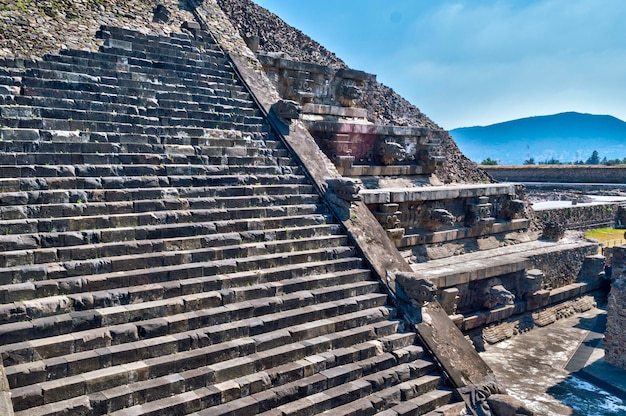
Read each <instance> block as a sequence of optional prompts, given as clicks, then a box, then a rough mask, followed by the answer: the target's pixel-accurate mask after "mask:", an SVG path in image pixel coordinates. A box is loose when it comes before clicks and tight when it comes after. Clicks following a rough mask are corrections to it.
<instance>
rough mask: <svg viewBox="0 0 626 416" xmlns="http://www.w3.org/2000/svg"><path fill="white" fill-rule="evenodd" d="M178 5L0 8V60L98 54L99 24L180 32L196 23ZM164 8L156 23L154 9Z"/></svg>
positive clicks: (73, 0) (84, 1) (11, 4)
mask: <svg viewBox="0 0 626 416" xmlns="http://www.w3.org/2000/svg"><path fill="white" fill-rule="evenodd" d="M187 3H188V2H186V1H179V0H145V1H126V0H107V1H104V0H78V1H77V0H47V1H35V0H22V1H8V2H7V1H3V2H1V3H0V4H1V5H2V7H0V56H15V57H21V58H40V57H42V56H43V55H44V54H46V53H57V52H58V51H59V50H62V49H89V50H97V49H98V47H99V46H100V44H101V42H102V41H101V40H100V39H96V37H95V34H96V32H97V31H98V29H99V28H100V26H101V25H113V26H118V27H123V28H125V29H132V30H138V31H140V32H143V33H148V32H149V33H158V34H165V35H167V34H169V33H172V32H180V25H181V24H182V23H183V22H185V21H188V20H194V17H193V14H192V7H190V6H189V5H188V4H187ZM159 5H161V6H162V7H164V8H165V9H167V12H166V13H167V15H168V19H167V21H166V22H164V21H163V20H159V21H155V10H156V9H157V6H159Z"/></svg>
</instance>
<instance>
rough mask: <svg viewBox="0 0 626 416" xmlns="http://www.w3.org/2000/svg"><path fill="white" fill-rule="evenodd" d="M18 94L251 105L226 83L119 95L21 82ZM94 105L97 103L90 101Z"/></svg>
mask: <svg viewBox="0 0 626 416" xmlns="http://www.w3.org/2000/svg"><path fill="white" fill-rule="evenodd" d="M21 94H22V95H23V96H35V97H41V98H56V99H65V100H81V101H86V102H92V103H103V104H107V103H114V104H120V105H126V106H134V107H138V108H139V107H141V108H150V107H157V106H161V107H166V108H187V105H188V104H190V103H191V105H192V107H191V108H193V106H194V105H213V104H218V105H230V106H236V107H241V108H247V107H250V106H251V105H252V102H251V101H250V98H249V97H248V96H247V95H245V94H243V93H239V92H236V91H232V90H230V89H229V88H227V87H226V86H224V87H223V88H222V87H221V86H216V88H214V89H213V92H212V93H211V94H210V95H204V94H202V95H201V94H190V93H185V92H178V93H173V92H169V93H167V94H165V93H159V94H158V95H157V94H156V93H155V94H150V95H149V96H142V95H134V94H129V95H123V94H111V93H102V92H91V91H81V90H68V89H56V88H51V86H49V87H30V86H23V87H22V88H21ZM94 105H97V104H94Z"/></svg>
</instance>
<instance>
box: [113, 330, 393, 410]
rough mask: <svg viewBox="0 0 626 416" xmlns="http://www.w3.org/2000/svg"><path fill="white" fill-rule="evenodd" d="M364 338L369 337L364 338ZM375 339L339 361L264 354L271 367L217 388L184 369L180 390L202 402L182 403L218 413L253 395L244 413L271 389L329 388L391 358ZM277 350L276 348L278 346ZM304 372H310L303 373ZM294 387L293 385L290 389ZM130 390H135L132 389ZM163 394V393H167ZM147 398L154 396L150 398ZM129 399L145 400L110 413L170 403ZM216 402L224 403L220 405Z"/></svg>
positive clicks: (264, 403)
mask: <svg viewBox="0 0 626 416" xmlns="http://www.w3.org/2000/svg"><path fill="white" fill-rule="evenodd" d="M369 326H371V325H369ZM344 332H346V331H344ZM336 335H337V336H338V337H339V338H341V335H342V334H341V333H337V334H336ZM368 338H370V339H371V340H368ZM311 342H315V340H314V339H313V340H311ZM376 343H377V341H376V340H375V335H374V334H370V335H369V336H366V337H365V338H363V340H362V341H360V342H357V343H355V344H354V347H351V348H350V349H351V350H353V353H352V354H351V356H350V359H351V360H350V361H345V362H344V363H343V364H341V365H339V364H337V360H336V359H335V358H336V357H335V356H334V354H332V353H330V354H319V355H317V354H316V355H308V356H304V357H303V358H301V359H298V360H295V358H297V357H298V356H296V357H294V361H293V362H290V363H286V364H281V361H277V360H276V358H270V357H267V355H266V358H265V359H266V360H267V359H270V360H271V365H273V367H272V368H269V366H263V367H261V369H260V371H257V372H256V373H254V374H244V375H243V376H241V375H240V376H239V377H237V375H234V376H233V379H231V380H228V379H227V380H225V381H222V382H220V383H218V384H216V385H215V386H216V387H218V388H217V389H207V388H206V387H204V386H205V383H206V381H204V379H205V377H206V376H204V374H203V373H200V372H199V371H185V372H183V373H181V377H182V378H183V379H184V381H183V383H184V386H181V387H183V388H182V389H181V390H182V391H187V392H189V391H194V390H193V389H197V390H195V394H194V395H191V396H190V397H194V396H195V399H197V398H200V397H201V398H202V399H203V401H204V403H203V405H200V406H197V403H195V404H194V403H186V405H187V406H192V407H195V410H200V409H201V408H203V407H208V406H211V405H217V406H215V407H211V408H210V409H207V410H206V411H205V412H202V413H199V414H214V415H218V414H222V413H221V412H222V411H223V410H226V409H230V410H231V411H232V409H240V410H243V409H245V408H247V404H248V402H249V400H250V398H251V397H254V399H253V402H254V403H256V404H257V406H258V407H256V409H254V410H252V409H250V408H248V409H247V411H248V412H250V413H244V414H257V413H258V412H259V411H260V410H261V409H263V408H264V407H269V406H272V405H274V404H276V403H275V402H276V396H277V395H276V394H275V393H274V391H278V390H279V389H280V390H283V389H284V390H286V391H291V392H292V393H291V394H293V391H294V390H295V391H298V390H300V391H301V392H303V391H305V390H306V389H311V390H312V389H326V388H331V387H333V386H336V385H340V384H341V383H342V382H345V381H349V380H351V379H354V378H355V377H358V376H359V375H360V374H361V373H362V372H364V371H372V370H373V369H375V367H373V366H372V365H371V363H370V361H371V360H372V359H376V360H377V361H378V362H384V363H385V364H387V363H392V362H395V360H394V358H393V355H392V354H390V353H388V352H382V351H380V350H378V349H377V348H376ZM278 351H280V349H279V350H278ZM294 353H296V354H297V353H298V352H297V351H294V350H293V348H292V349H290V350H289V354H294ZM300 354H301V353H300ZM377 354H378V355H377ZM381 356H385V359H379V358H380V357H381ZM391 365H393V364H391ZM363 368H366V369H367V370H364V369H363ZM307 374H310V375H308V376H307ZM218 375H219V374H218ZM235 377H236V378H235ZM303 377H304V380H302V381H300V380H299V379H301V378H303ZM198 379H199V380H198ZM216 381H217V380H216ZM307 381H308V382H310V384H309V385H308V386H307V385H306V384H305V382H307ZM270 383H271V384H270ZM227 385H231V386H233V387H234V388H235V389H234V390H233V391H231V394H229V395H228V396H225V395H222V394H219V393H220V390H221V389H220V387H225V386H227ZM235 386H236V387H235ZM273 386H274V387H273ZM296 386H297V387H296ZM138 387H139V386H138ZM151 387H152V386H151ZM271 387H273V388H271ZM294 387H296V388H295V389H294ZM270 388H271V389H270ZM268 389H269V391H268ZM117 391H118V392H120V393H124V392H123V391H122V389H117ZM133 391H136V390H134V389H133ZM182 391H178V392H170V394H172V393H174V394H176V393H179V394H180V393H181V392H182ZM216 393H218V394H216ZM246 393H249V394H251V396H246ZM126 394H128V393H126ZM163 395H164V396H167V394H163ZM141 396H143V397H141ZM118 397H119V396H118ZM118 397H114V398H112V397H111V396H109V397H107V398H112V400H109V401H108V402H107V406H108V407H107V408H103V409H102V410H101V411H102V412H110V411H111V410H113V409H111V406H116V402H118ZM261 398H263V399H261ZM150 399H156V400H154V402H152V401H150ZM195 399H194V400H195ZM259 399H261V400H259ZM133 401H135V402H139V403H141V402H143V401H147V403H144V404H143V405H142V404H139V403H137V404H135V406H136V407H135V408H132V407H131V408H129V409H123V410H120V411H118V413H113V414H116V415H128V414H133V412H137V411H139V414H152V413H151V412H152V411H156V409H159V410H161V411H167V410H169V409H168V407H170V406H171V404H170V405H169V406H168V401H169V400H168V399H167V398H162V399H159V398H158V397H154V396H152V397H150V396H148V395H139V394H137V395H135V397H134V400H133ZM184 401H186V400H182V402H184ZM123 403H128V401H123ZM220 403H224V404H223V405H220ZM179 404H181V403H179ZM207 405H208V406H207ZM117 406H120V404H117ZM117 406H116V407H117ZM139 409H140V410H139ZM170 411H171V410H170ZM146 412H147V413H146ZM207 412H208V413H207ZM224 414H225V413H224Z"/></svg>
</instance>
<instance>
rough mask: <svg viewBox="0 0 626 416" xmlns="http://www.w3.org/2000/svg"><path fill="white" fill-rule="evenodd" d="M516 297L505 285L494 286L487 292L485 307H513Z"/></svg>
mask: <svg viewBox="0 0 626 416" xmlns="http://www.w3.org/2000/svg"><path fill="white" fill-rule="evenodd" d="M514 302H515V295H514V294H512V293H511V292H509V291H508V290H507V289H506V288H505V287H504V286H503V285H500V284H498V285H493V286H491V287H490V288H489V289H487V290H486V291H485V301H484V302H483V307H485V308H486V309H493V308H495V307H496V306H498V305H503V306H505V305H513V303H514Z"/></svg>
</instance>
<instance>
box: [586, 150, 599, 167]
mask: <svg viewBox="0 0 626 416" xmlns="http://www.w3.org/2000/svg"><path fill="white" fill-rule="evenodd" d="M586 163H587V164H588V165H599V164H600V155H599V154H598V151H597V150H594V151H593V153H591V156H589V159H587V162H586Z"/></svg>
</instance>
